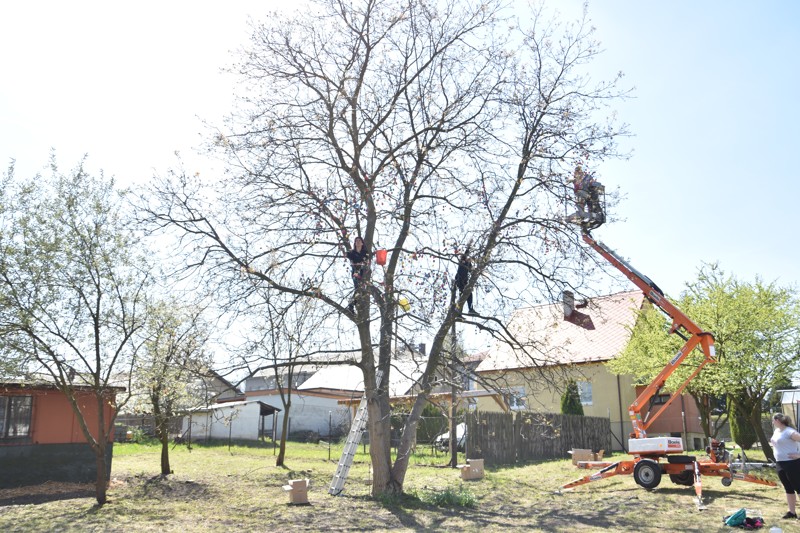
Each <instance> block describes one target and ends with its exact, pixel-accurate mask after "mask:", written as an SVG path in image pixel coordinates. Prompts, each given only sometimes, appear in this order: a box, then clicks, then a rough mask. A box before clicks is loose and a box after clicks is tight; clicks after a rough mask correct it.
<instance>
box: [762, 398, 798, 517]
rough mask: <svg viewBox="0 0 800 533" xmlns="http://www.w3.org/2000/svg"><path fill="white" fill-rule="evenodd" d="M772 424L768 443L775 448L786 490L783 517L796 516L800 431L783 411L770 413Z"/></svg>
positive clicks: (780, 476)
mask: <svg viewBox="0 0 800 533" xmlns="http://www.w3.org/2000/svg"><path fill="white" fill-rule="evenodd" d="M772 426H773V427H774V428H775V431H774V432H773V434H772V438H771V439H769V443H770V444H771V445H772V448H773V449H774V450H775V461H776V463H777V471H778V477H779V478H780V480H781V483H782V484H783V488H784V489H785V490H786V503H787V504H788V505H789V511H788V512H787V513H786V514H785V515H783V518H795V519H796V518H797V510H796V508H795V504H796V503H797V494H798V493H800V451H798V447H797V443H798V442H800V433H798V432H797V430H795V429H794V427H793V426H792V419H791V418H789V417H788V416H786V415H785V414H783V413H775V414H774V415H772Z"/></svg>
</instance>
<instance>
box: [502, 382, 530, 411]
mask: <svg viewBox="0 0 800 533" xmlns="http://www.w3.org/2000/svg"><path fill="white" fill-rule="evenodd" d="M506 403H507V404H508V409H509V410H510V411H524V410H526V409H527V408H528V396H527V395H526V394H525V387H513V388H512V389H511V390H509V392H508V394H506Z"/></svg>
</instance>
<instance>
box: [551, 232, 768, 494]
mask: <svg viewBox="0 0 800 533" xmlns="http://www.w3.org/2000/svg"><path fill="white" fill-rule="evenodd" d="M583 240H584V241H585V242H586V243H587V244H588V245H589V246H591V247H592V248H594V249H595V250H596V251H597V252H598V253H599V254H600V255H602V256H603V257H604V258H605V259H606V260H607V261H608V262H610V263H611V264H612V265H614V267H616V268H617V270H619V271H620V272H622V273H623V274H624V275H625V276H626V277H627V278H628V279H629V280H631V281H632V282H633V283H634V284H635V285H636V286H637V287H638V288H639V289H640V290H641V291H642V292H643V293H644V296H645V298H647V299H648V300H649V301H650V302H651V303H652V304H653V305H655V306H656V307H658V308H659V309H660V310H661V311H662V312H664V313H665V314H666V315H667V316H669V318H670V319H671V320H672V327H671V328H670V334H672V333H674V334H676V335H678V336H679V337H681V338H682V339H683V340H684V341H686V343H685V344H684V345H683V347H682V348H681V349H680V350H678V352H677V353H676V354H675V356H674V357H673V358H672V359H671V360H670V362H669V363H668V364H667V366H666V367H665V368H664V369H663V370H662V371H661V372H660V373H659V374H658V376H656V377H655V379H654V380H653V381H652V382H651V383H650V385H648V386H647V388H645V389H644V391H642V393H641V394H640V395H639V396H638V397H637V398H636V399H635V400H634V401H633V403H632V404H631V406H630V408H629V411H628V414H629V415H630V418H631V423H632V424H633V432H632V433H631V438H630V440H629V441H628V451H629V453H630V454H631V455H633V456H634V459H633V460H627V461H618V462H616V463H612V462H608V461H581V462H579V463H578V468H600V471H599V472H597V473H595V474H592V475H589V476H585V477H583V478H580V479H577V480H575V481H572V482H570V483H567V484H566V485H564V486H563V487H562V488H563V489H572V488H575V487H578V486H580V485H584V484H586V483H590V482H592V481H597V480H599V479H605V478H607V477H611V476H615V475H618V474H632V475H633V478H634V480H635V481H636V483H637V484H639V485H641V486H642V487H644V488H646V489H653V488H655V487H657V486H658V485H659V483H661V478H662V477H663V475H664V474H666V475H668V476H669V478H670V480H671V481H672V482H673V483H675V484H678V485H686V486H694V487H695V492H696V494H697V505H698V508H703V500H702V483H701V479H702V476H704V475H706V476H718V477H721V478H722V484H723V485H725V486H730V484H731V483H732V482H733V480H734V479H737V480H741V481H748V482H751V483H758V484H761V485H769V486H773V487H774V486H775V483H774V482H772V481H769V480H766V479H762V478H760V477H757V476H753V475H751V474H748V473H746V471H744V472H739V471H737V470H736V469H735V468H734V467H733V465H732V464H731V457H730V453H729V452H728V451H727V450H726V449H725V444H724V443H721V442H718V441H716V440H712V441H711V446H709V447H708V448H706V453H707V454H708V455H707V457H706V458H703V457H696V456H693V455H684V454H683V451H684V450H683V439H681V438H679V437H648V436H647V430H648V428H650V426H651V425H652V424H653V422H655V420H657V419H658V417H659V416H660V415H661V413H664V412H665V410H666V408H667V407H669V405H670V404H671V403H672V401H673V400H674V399H675V398H678V397H679V396H680V395H681V393H682V392H683V390H684V389H685V388H686V385H688V384H689V382H690V381H691V380H692V379H694V377H695V376H696V375H697V374H698V373H699V372H700V370H702V368H703V367H704V366H705V365H707V364H709V363H714V362H716V353H715V350H714V336H713V335H712V334H711V333H709V332H707V331H703V330H701V329H700V328H699V327H698V326H697V325H696V324H695V323H694V322H692V321H691V320H690V319H689V317H687V316H686V315H685V314H683V312H681V311H680V310H679V309H678V308H677V307H675V305H673V304H672V303H671V302H670V301H669V300H668V299H667V298H666V297H665V296H664V293H663V292H662V291H661V289H659V288H658V286H657V285H656V284H655V283H653V282H652V281H651V280H650V279H649V278H648V277H647V276H644V275H643V274H641V273H640V272H638V271H637V270H636V269H635V268H633V267H632V266H631V265H630V264H628V262H627V261H625V260H624V259H622V258H621V257H620V256H619V255H617V254H616V253H615V252H614V251H613V250H611V249H609V248H608V247H606V246H605V245H604V244H603V243H601V242H598V241H596V240H595V239H594V238H592V236H591V234H590V233H589V230H588V229H586V227H585V226H584V231H583ZM695 348H699V349H700V350H702V352H703V355H704V357H703V360H702V362H701V363H700V364H699V365H698V367H697V368H696V369H695V371H694V372H693V373H692V374H691V375H690V376H689V377H688V378H686V380H685V381H684V382H683V383H682V384H681V385H680V387H678V388H677V389H676V390H675V391H674V393H673V394H672V395H671V396H670V398H669V400H667V401H666V402H665V403H664V404H663V405H662V406H661V408H660V409H659V410H658V411H656V412H652V411H649V412H648V413H646V415H645V417H644V419H643V418H642V410H643V409H645V407H647V406H650V400H651V398H653V397H654V396H655V395H657V394H658V393H659V391H660V390H661V388H662V387H663V386H664V385H665V384H666V382H667V379H668V378H669V377H670V376H671V375H672V373H673V372H674V371H675V370H676V369H677V368H678V366H680V364H681V363H682V362H683V361H684V360H685V359H686V357H687V356H688V355H689V354H690V353H691V352H692V350H694V349H695Z"/></svg>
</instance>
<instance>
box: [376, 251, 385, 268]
mask: <svg viewBox="0 0 800 533" xmlns="http://www.w3.org/2000/svg"><path fill="white" fill-rule="evenodd" d="M375 262H377V263H378V264H379V265H385V264H386V250H383V249H381V250H377V251H376V252H375Z"/></svg>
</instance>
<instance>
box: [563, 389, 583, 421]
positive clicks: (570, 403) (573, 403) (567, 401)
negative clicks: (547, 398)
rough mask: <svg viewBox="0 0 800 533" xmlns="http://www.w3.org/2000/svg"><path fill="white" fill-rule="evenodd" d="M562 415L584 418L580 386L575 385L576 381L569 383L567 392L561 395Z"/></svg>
mask: <svg viewBox="0 0 800 533" xmlns="http://www.w3.org/2000/svg"><path fill="white" fill-rule="evenodd" d="M561 414H564V415H580V416H583V405H581V394H580V392H578V384H577V383H575V380H570V381H569V383H567V390H565V391H564V394H562V395H561Z"/></svg>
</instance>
